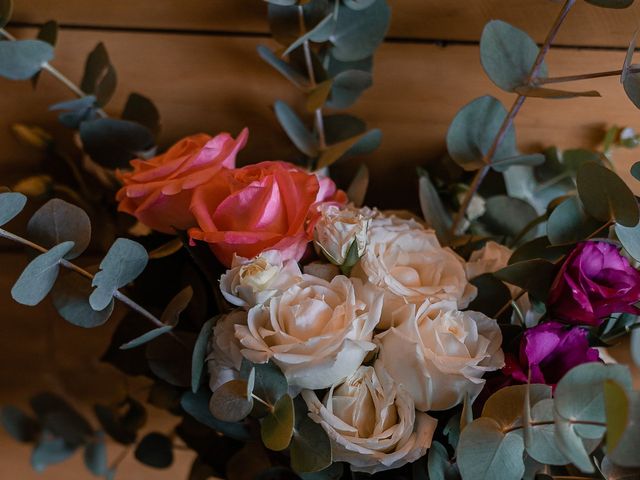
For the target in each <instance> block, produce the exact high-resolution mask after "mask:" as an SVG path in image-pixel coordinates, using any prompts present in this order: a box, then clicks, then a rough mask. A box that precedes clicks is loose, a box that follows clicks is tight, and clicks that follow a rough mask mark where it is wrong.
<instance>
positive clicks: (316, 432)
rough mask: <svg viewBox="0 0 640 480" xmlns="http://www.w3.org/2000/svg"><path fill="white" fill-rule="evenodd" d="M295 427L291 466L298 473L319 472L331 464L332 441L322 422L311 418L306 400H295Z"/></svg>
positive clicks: (291, 448) (298, 398)
mask: <svg viewBox="0 0 640 480" xmlns="http://www.w3.org/2000/svg"><path fill="white" fill-rule="evenodd" d="M294 407H295V429H294V431H293V438H292V439H291V445H290V448H289V451H290V453H291V468H293V470H294V471H296V472H298V473H308V472H319V471H320V470H324V469H325V468H327V467H329V466H330V465H331V459H332V457H331V441H330V440H329V436H328V435H327V433H326V432H325V431H324V429H323V428H322V426H320V424H318V423H316V422H314V421H313V420H311V418H309V412H308V409H307V404H306V403H305V401H304V400H303V399H302V398H301V397H300V396H298V397H297V398H296V400H295V402H294Z"/></svg>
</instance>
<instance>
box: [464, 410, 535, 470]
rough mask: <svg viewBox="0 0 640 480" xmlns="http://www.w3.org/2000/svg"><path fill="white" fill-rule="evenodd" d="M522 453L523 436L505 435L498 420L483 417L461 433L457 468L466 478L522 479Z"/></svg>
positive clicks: (513, 433) (511, 433) (512, 433)
mask: <svg viewBox="0 0 640 480" xmlns="http://www.w3.org/2000/svg"><path fill="white" fill-rule="evenodd" d="M523 453H524V442H523V440H522V437H521V436H520V435H518V434H517V433H515V432H509V433H507V434H506V435H505V434H504V433H503V432H502V429H501V427H500V425H499V424H498V423H497V422H496V421H495V420H493V419H492V418H488V417H481V418H478V419H477V420H475V421H474V422H473V423H471V424H470V425H467V427H466V428H465V429H464V430H463V431H462V433H461V434H460V442H459V443H458V449H457V458H458V468H459V469H460V473H461V474H462V478H465V479H467V478H468V479H473V480H520V479H521V478H522V475H523V474H524V462H523V459H522V454H523Z"/></svg>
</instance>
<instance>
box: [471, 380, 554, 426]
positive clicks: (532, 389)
mask: <svg viewBox="0 0 640 480" xmlns="http://www.w3.org/2000/svg"><path fill="white" fill-rule="evenodd" d="M526 391H527V385H512V386H509V387H505V388H501V389H500V390H498V391H497V392H496V393H494V394H493V395H491V397H489V399H488V400H487V402H486V403H485V405H484V408H483V409H482V417H489V418H492V419H494V420H495V421H496V422H498V424H499V425H500V426H501V427H502V429H509V428H512V427H514V426H516V425H519V424H520V423H521V422H522V405H523V403H524V399H525V395H526ZM529 395H530V402H531V405H535V404H536V403H538V402H540V401H542V400H544V399H547V398H551V387H549V386H548V385H539V384H534V385H529Z"/></svg>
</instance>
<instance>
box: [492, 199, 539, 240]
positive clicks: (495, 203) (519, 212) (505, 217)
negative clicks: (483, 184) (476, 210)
mask: <svg viewBox="0 0 640 480" xmlns="http://www.w3.org/2000/svg"><path fill="white" fill-rule="evenodd" d="M537 217H538V214H537V212H536V210H535V208H533V207H532V206H531V205H529V203H527V202H526V201H524V200H520V199H519V198H513V197H509V196H507V195H496V196H494V197H490V198H488V199H487V201H486V212H485V214H484V215H483V216H482V217H481V219H480V220H481V221H482V223H483V224H484V225H485V227H486V228H487V229H488V230H489V231H490V232H492V233H495V234H497V235H505V236H507V237H515V236H516V235H518V233H520V232H521V231H522V229H524V228H525V227H526V226H527V225H528V224H529V223H530V222H531V221H533V220H534V219H536V218H537ZM530 236H531V234H528V235H526V236H525V239H526V238H529V237H530Z"/></svg>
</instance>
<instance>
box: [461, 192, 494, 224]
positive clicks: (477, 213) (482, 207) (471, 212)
mask: <svg viewBox="0 0 640 480" xmlns="http://www.w3.org/2000/svg"><path fill="white" fill-rule="evenodd" d="M466 194H467V192H466V191H464V192H460V193H458V203H460V204H462V202H463V201H464V198H465V196H466ZM486 211H487V202H486V201H485V199H484V198H482V197H481V196H480V195H478V194H473V196H472V197H471V201H470V202H469V206H468V207H467V211H466V213H465V217H466V218H467V219H468V220H471V221H473V220H476V219H478V218H480V217H481V216H483V215H484V214H485V212H486Z"/></svg>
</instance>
